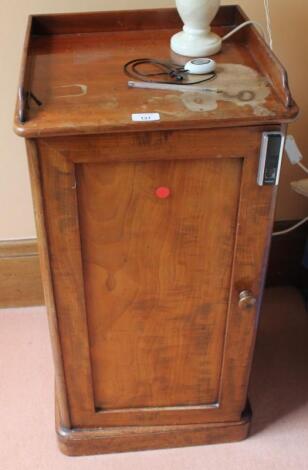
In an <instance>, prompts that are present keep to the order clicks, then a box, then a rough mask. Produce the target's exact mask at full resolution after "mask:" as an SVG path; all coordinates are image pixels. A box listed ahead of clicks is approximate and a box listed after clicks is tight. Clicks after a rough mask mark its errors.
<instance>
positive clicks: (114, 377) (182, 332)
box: [39, 131, 273, 427]
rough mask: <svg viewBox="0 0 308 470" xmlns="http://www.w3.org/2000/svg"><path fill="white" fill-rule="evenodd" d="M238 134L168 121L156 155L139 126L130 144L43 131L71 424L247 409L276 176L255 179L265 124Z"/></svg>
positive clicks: (185, 419)
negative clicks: (271, 182)
mask: <svg viewBox="0 0 308 470" xmlns="http://www.w3.org/2000/svg"><path fill="white" fill-rule="evenodd" d="M241 132H242V133H243V132H244V131H241ZM226 134H227V135H226ZM234 134H235V132H233V135H232V137H233V138H232V139H231V138H230V139H229V140H228V138H227V137H228V132H227V131H225V133H224V134H223V133H222V131H221V135H220V134H219V132H218V131H215V132H214V131H208V132H207V133H201V132H191V133H186V134H185V133H174V134H172V135H170V134H169V135H168V139H165V142H168V144H166V143H165V144H164V143H163V142H164V141H163V140H162V139H161V138H160V142H161V143H162V146H161V148H160V153H159V155H158V156H159V157H160V158H158V156H157V150H155V151H154V149H155V147H156V146H155V145H151V142H150V144H149V143H148V145H147V146H146V150H145V154H146V155H144V156H143V157H142V155H141V153H142V152H140V148H139V147H140V142H142V140H140V137H138V138H137V137H135V136H130V137H127V138H126V139H131V145H128V144H127V147H126V150H125V142H126V139H124V137H121V138H118V142H119V147H118V148H117V149H116V150H115V153H116V154H117V153H119V152H120V153H121V145H122V147H123V149H122V152H123V153H122V155H123V156H122V158H120V157H119V156H117V155H115V156H114V158H110V157H107V156H106V155H107V151H106V141H105V140H104V138H93V139H92V140H90V139H89V138H86V137H85V138H79V139H78V138H74V139H68V138H67V139H58V140H56V139H54V140H52V139H50V141H48V142H46V141H45V142H41V143H40V146H39V147H40V155H41V164H42V166H41V171H42V173H41V177H42V188H43V196H44V203H45V217H46V227H47V232H48V241H49V251H50V261H51V268H52V276H53V285H54V295H55V301H56V306H57V316H58V322H59V330H60V340H61V346H62V353H63V361H64V370H65V378H66V384H67V394H68V402H69V406H70V413H71V418H72V422H73V425H74V426H81V427H82V426H87V427H91V426H120V425H131V426H132V425H159V424H193V423H203V422H219V421H231V420H233V421H234V420H239V419H240V415H241V412H242V411H243V409H244V407H245V401H246V390H247V381H248V377H249V368H250V361H251V354H252V349H253V343H254V337H255V330H256V318H257V315H256V314H257V310H258V306H259V302H260V293H261V288H262V277H263V273H264V267H265V262H266V254H267V246H268V241H269V234H270V228H271V220H272V212H273V211H272V207H273V202H272V199H273V198H272V195H273V194H272V193H273V190H272V188H260V187H258V186H257V184H256V177H257V166H258V147H259V142H260V134H259V132H257V131H254V132H253V131H250V132H246V133H244V137H245V139H241V140H240V139H239V138H238V139H236V138H234ZM230 137H231V134H230ZM238 137H240V135H239V136H238ZM241 137H243V136H241ZM121 139H123V141H122V140H121ZM172 139H174V140H173V145H172ZM189 139H191V141H192V142H193V141H194V142H195V144H196V143H197V145H195V146H194V147H193V148H194V149H195V150H194V151H193V153H192V154H189V158H187V157H188V149H189V147H188V146H187V145H188V144H189ZM170 140H171V142H170ZM181 140H182V141H183V144H182V147H181V150H180V149H179V145H180V143H181ZM239 141H240V142H242V143H239ZM228 142H229V143H230V145H227V143H228ZM107 143H108V141H107ZM152 144H153V143H152ZM184 144H185V145H186V146H185V145H184ZM214 144H215V145H214ZM141 145H144V144H143V143H142V144H141ZM164 145H165V146H166V145H167V148H165V147H164ZM171 148H173V150H174V153H172V152H170V150H171ZM134 149H135V154H134ZM110 151H112V149H111V148H110ZM90 154H91V155H90ZM125 155H126V159H125V158H124V156H125ZM130 155H131V157H130ZM134 155H135V158H133V156H134ZM185 155H186V158H185ZM160 187H165V188H168V189H169V191H170V194H168V195H167V196H168V197H165V198H161V197H159V194H157V188H160ZM244 290H249V291H251V293H252V295H253V296H255V297H256V298H257V304H256V306H255V307H254V308H251V309H241V308H240V307H239V294H240V293H241V291H244Z"/></svg>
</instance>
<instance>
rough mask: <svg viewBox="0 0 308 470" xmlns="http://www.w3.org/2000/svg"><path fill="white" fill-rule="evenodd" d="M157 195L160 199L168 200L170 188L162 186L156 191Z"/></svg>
mask: <svg viewBox="0 0 308 470" xmlns="http://www.w3.org/2000/svg"><path fill="white" fill-rule="evenodd" d="M155 194H156V196H157V197H158V198H159V199H167V198H168V197H169V196H170V194H171V191H170V188H166V187H165V186H161V187H160V188H157V189H156V191H155Z"/></svg>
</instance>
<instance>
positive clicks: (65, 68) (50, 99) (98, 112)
mask: <svg viewBox="0 0 308 470" xmlns="http://www.w3.org/2000/svg"><path fill="white" fill-rule="evenodd" d="M245 19H246V17H245V15H244V14H243V13H242V12H241V10H239V9H238V8H237V7H222V8H221V10H220V12H219V14H218V16H217V17H216V19H215V21H214V26H213V27H214V30H216V32H217V33H218V34H220V35H223V34H225V33H226V32H228V31H229V30H231V29H232V28H233V27H234V26H236V25H237V24H239V23H241V22H242V21H244V20H245ZM181 26H182V23H181V21H180V20H179V18H178V15H177V13H176V11H175V10H173V9H164V10H140V11H130V12H105V13H87V14H72V15H71V14H66V15H42V16H34V17H31V18H30V21H29V27H28V33H27V38H26V43H25V52H24V59H23V65H22V73H21V81H20V88H19V97H18V100H17V107H16V115H15V123H14V128H15V131H16V132H17V134H19V135H22V136H24V137H29V138H30V137H39V136H52V135H74V134H91V133H104V132H121V131H146V130H162V129H185V128H210V127H212V128H213V127H231V126H247V125H258V124H262V125H263V124H274V123H281V122H289V121H290V120H292V119H293V118H295V117H296V115H297V112H298V109H297V107H296V105H295V103H294V102H293V100H292V97H291V95H290V91H289V88H288V84H287V75H286V72H285V70H284V69H283V67H282V66H281V64H280V63H279V61H278V60H277V59H276V57H275V56H274V55H273V54H272V52H271V51H270V50H269V49H268V47H267V46H266V44H265V43H264V41H263V39H262V38H261V36H260V35H259V34H258V32H257V31H256V30H255V29H253V28H246V29H245V30H243V31H242V32H241V33H238V34H236V35H235V36H233V38H234V39H233V38H231V39H230V40H228V41H226V42H224V43H223V50H222V52H221V53H219V54H217V55H216V56H215V60H216V61H217V63H218V74H217V78H216V79H215V80H213V81H211V82H208V83H206V84H205V85H204V86H206V87H207V88H213V89H218V90H219V93H216V92H211V93H205V92H203V93H201V92H199V91H185V92H181V91H174V90H171V91H161V90H145V89H130V88H128V80H129V78H128V77H127V76H126V74H125V73H124V71H123V66H124V64H125V63H126V62H128V61H130V60H133V59H137V58H144V57H147V58H155V59H162V60H171V61H172V62H173V63H178V64H185V63H186V61H187V58H183V57H181V56H177V55H176V54H173V53H172V52H171V50H170V46H169V44H170V38H171V36H172V35H173V34H174V33H175V32H176V31H178V30H179V29H180V28H181ZM30 93H32V94H33V95H34V96H35V97H36V98H37V99H38V100H40V101H41V103H42V104H41V106H39V105H38V104H37V103H36V101H35V100H34V99H33V98H32V97H31V96H30V95H29V94H30ZM135 113H159V115H160V120H159V121H153V122H133V120H132V114H135ZM21 114H24V117H25V122H24V123H21V122H20V115H21Z"/></svg>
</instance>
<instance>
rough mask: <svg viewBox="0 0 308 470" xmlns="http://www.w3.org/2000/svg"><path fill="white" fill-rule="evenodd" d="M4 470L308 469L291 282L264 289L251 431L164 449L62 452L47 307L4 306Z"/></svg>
mask: <svg viewBox="0 0 308 470" xmlns="http://www.w3.org/2000/svg"><path fill="white" fill-rule="evenodd" d="M0 326H1V327H0V371H1V382H0V403H1V405H0V418H1V430H0V468H1V469H3V470H36V469H38V470H57V469H59V470H60V469H61V470H66V469H72V470H73V469H74V470H86V469H87V470H88V469H91V470H96V469H104V470H136V469H137V470H156V469H157V470H173V469H174V470H199V469H200V470H201V469H202V470H204V469H210V470H216V469H219V470H233V469H234V470H235V469H236V470H246V469H247V470H254V469H255V470H258V469H262V470H264V469H270V470H284V469H287V470H293V469H294V470H295V469H296V470H306V469H307V470H308V313H306V312H305V309H304V304H303V302H302V299H301V297H300V295H299V293H298V292H297V291H296V290H295V289H292V288H283V289H282V288H279V289H270V290H268V291H267V292H266V295H265V301H264V306H263V310H262V317H261V327H260V330H259V335H258V343H257V351H256V355H255V362H254V367H253V374H252V380H251V387H250V389H251V390H250V398H251V403H252V407H253V411H254V419H253V428H252V435H251V437H250V438H249V439H248V440H246V441H243V442H240V443H236V444H227V445H219V446H203V447H194V448H184V449H171V450H164V451H151V452H138V453H129V454H114V455H106V456H104V455H102V456H97V457H81V458H80V457H79V458H72V457H65V456H63V455H62V454H61V453H60V452H59V451H58V449H57V445H56V439H55V434H54V397H53V370H52V362H51V351H50V346H49V338H48V332H47V321H46V315H45V309H44V308H31V309H12V310H2V311H0Z"/></svg>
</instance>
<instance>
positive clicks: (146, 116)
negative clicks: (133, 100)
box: [132, 113, 160, 122]
mask: <svg viewBox="0 0 308 470" xmlns="http://www.w3.org/2000/svg"><path fill="white" fill-rule="evenodd" d="M132 120H133V121H135V122H147V121H160V115H159V113H140V114H132Z"/></svg>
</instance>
